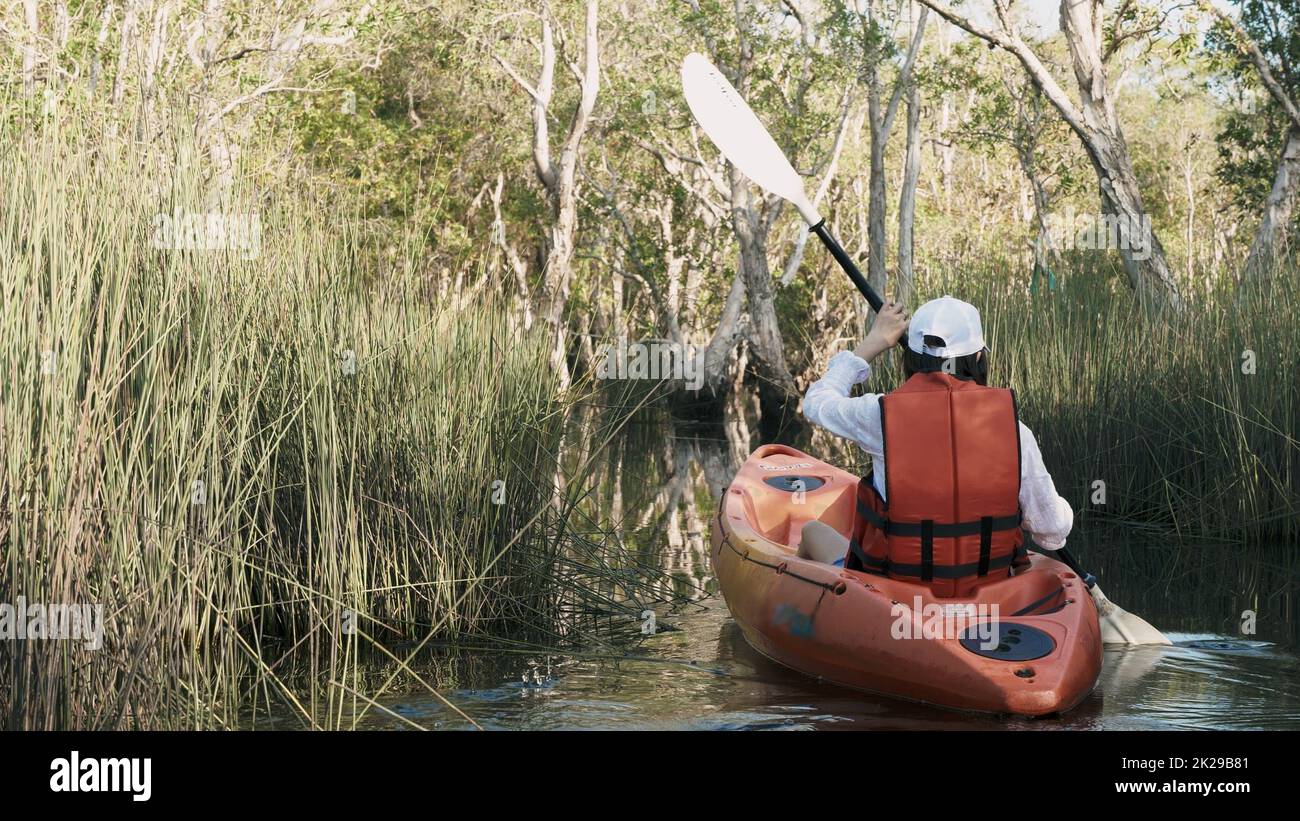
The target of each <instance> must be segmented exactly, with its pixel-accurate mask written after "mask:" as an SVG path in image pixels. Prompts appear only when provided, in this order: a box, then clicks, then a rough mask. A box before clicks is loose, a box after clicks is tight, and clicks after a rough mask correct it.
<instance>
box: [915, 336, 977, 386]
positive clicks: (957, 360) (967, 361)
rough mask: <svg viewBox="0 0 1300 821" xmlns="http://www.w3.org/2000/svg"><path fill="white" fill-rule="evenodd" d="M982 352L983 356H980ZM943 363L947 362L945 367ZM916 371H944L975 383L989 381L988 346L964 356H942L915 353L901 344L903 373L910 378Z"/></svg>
mask: <svg viewBox="0 0 1300 821" xmlns="http://www.w3.org/2000/svg"><path fill="white" fill-rule="evenodd" d="M980 354H984V356H980ZM945 363H951V364H948V365H947V367H945ZM918 373H946V374H948V375H949V376H955V377H956V378H958V379H969V380H971V381H973V382H975V384H977V385H987V384H988V383H989V358H988V348H985V349H984V350H981V351H976V352H975V353H968V354H966V355H965V356H958V357H944V356H932V355H930V354H928V353H917V352H916V351H914V350H912V349H911V348H909V347H907V346H906V345H904V346H903V375H904V377H905V378H907V379H911V378H912V376H913V375H914V374H918Z"/></svg>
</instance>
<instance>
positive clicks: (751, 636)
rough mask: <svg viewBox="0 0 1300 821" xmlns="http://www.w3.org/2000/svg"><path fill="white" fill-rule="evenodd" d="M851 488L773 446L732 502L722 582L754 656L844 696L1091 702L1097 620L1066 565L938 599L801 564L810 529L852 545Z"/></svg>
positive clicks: (717, 532) (745, 472) (1048, 563)
mask: <svg viewBox="0 0 1300 821" xmlns="http://www.w3.org/2000/svg"><path fill="white" fill-rule="evenodd" d="M795 477H797V478H798V479H802V480H804V481H802V482H792V481H791V480H792V478H795ZM810 480H811V481H810ZM857 482H858V477H856V476H854V475H853V474H851V473H848V472H846V471H843V470H840V469H839V468H835V467H833V466H831V465H828V464H826V463H825V462H822V461H820V460H818V459H815V458H813V457H811V456H809V455H807V454H805V453H802V452H800V451H798V450H795V449H794V448H790V447H786V446H784V445H765V446H763V447H761V448H759V449H758V450H757V451H755V452H754V454H753V455H751V456H750V458H749V459H748V460H747V461H746V462H745V464H744V466H743V467H742V468H741V470H740V471H739V472H738V473H737V474H736V478H735V479H734V480H733V482H732V484H731V485H730V486H729V487H728V488H727V489H726V491H725V492H724V494H723V499H722V501H721V502H720V504H719V509H718V514H717V516H715V517H714V519H713V525H712V538H713V542H712V547H713V561H714V568H715V572H716V574H717V576H718V580H719V583H720V585H721V587H722V592H723V596H724V597H725V598H726V601H727V606H728V607H729V609H730V610H731V613H732V616H733V617H734V618H735V619H736V621H737V622H738V623H739V624H740V627H741V629H742V631H743V632H744V635H745V638H746V640H747V641H748V642H749V643H750V644H751V645H752V646H753V647H754V648H755V649H756V650H758V651H759V652H760V653H762V654H763V655H766V656H768V657H770V658H772V659H774V660H776V661H778V662H780V663H782V664H784V665H786V666H789V667H791V668H794V669H795V670H798V671H800V672H803V673H806V674H809V675H813V676H818V677H820V678H824V679H826V680H829V681H831V682H835V683H837V684H841V685H845V686H848V687H854V688H857V689H861V690H867V691H871V692H875V693H880V694H884V695H889V696H894V697H898V698H906V699H910V700H914V701H922V702H926V703H930V704H935V705H939V706H943V707H949V708H954V709H962V710H975V711H980V712H991V713H1012V714H1018V715H1030V716H1035V715H1045V714H1050V713H1059V712H1064V711H1065V710H1068V709H1070V708H1071V707H1073V706H1075V705H1076V704H1077V703H1078V702H1079V701H1081V700H1082V699H1083V698H1084V696H1086V695H1087V694H1088V693H1089V692H1090V691H1091V690H1092V688H1093V687H1094V686H1095V684H1096V681H1097V677H1098V675H1099V674H1100V671H1101V634H1100V628H1099V627H1098V623H1097V612H1096V607H1095V605H1094V604H1093V602H1092V597H1091V596H1090V595H1089V593H1088V591H1087V589H1086V587H1085V586H1084V584H1083V583H1082V581H1081V580H1079V579H1078V578H1077V577H1076V576H1075V574H1074V573H1073V572H1071V571H1070V569H1069V568H1067V567H1066V566H1065V565H1063V564H1061V563H1060V562H1057V561H1055V560H1053V559H1050V558H1048V557H1046V556H1040V555H1034V556H1032V557H1031V563H1030V566H1029V567H1028V568H1024V569H1021V570H1018V571H1017V572H1016V573H1015V575H1013V576H1011V577H1009V578H1005V579H1000V580H997V581H993V582H989V583H986V584H984V585H982V586H980V587H979V588H978V589H977V590H976V591H975V592H974V593H973V594H972V595H971V596H969V597H966V598H938V597H935V596H934V595H933V594H932V593H931V592H930V589H929V588H928V587H927V586H926V585H924V584H918V583H912V582H905V581H899V580H895V579H888V578H885V577H883V576H878V575H874V574H868V573H862V572H859V571H854V570H846V569H844V568H841V567H835V566H832V565H828V564H823V563H821V562H817V561H813V560H811V559H804V558H800V557H798V556H797V555H796V551H797V549H798V545H799V539H800V534H801V530H802V528H803V525H804V524H805V523H806V522H808V521H811V520H813V519H816V520H819V521H821V522H823V523H825V524H827V525H829V526H831V527H833V528H835V530H836V531H838V532H839V533H841V534H846V535H847V534H848V532H849V530H850V528H851V526H852V520H853V507H854V501H855V492H856V485H857ZM791 488H794V489H793V490H792V489H791Z"/></svg>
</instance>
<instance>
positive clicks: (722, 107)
mask: <svg viewBox="0 0 1300 821" xmlns="http://www.w3.org/2000/svg"><path fill="white" fill-rule="evenodd" d="M682 91H683V92H685V94H686V104H687V105H688V106H690V109H691V114H692V115H694V116H695V121H696V122H697V123H699V124H700V128H702V129H704V133H705V134H708V135H709V139H711V140H713V144H714V145H716V146H717V147H718V150H719V151H721V152H722V155H723V156H724V157H726V158H727V159H728V160H730V161H731V163H732V165H734V166H736V168H738V169H739V170H740V173H742V174H744V175H745V176H746V177H749V178H750V179H751V180H753V181H754V182H755V183H756V184H758V185H759V186H760V187H762V188H765V189H767V190H768V191H771V192H772V193H773V194H776V195H777V196H778V197H780V198H781V199H783V200H787V201H789V202H790V204H792V205H793V206H794V207H795V208H797V209H799V214H800V216H802V217H803V218H804V219H805V220H806V221H807V222H808V224H809V225H816V224H817V223H819V222H821V217H820V216H818V214H817V209H816V208H814V207H813V205H812V203H811V202H809V201H808V195H807V194H805V193H804V190H803V180H802V179H800V178H799V174H798V173H797V172H796V171H795V170H794V167H793V166H791V165H790V161H789V160H787V159H786V158H785V154H784V153H782V152H781V148H780V146H778V145H777V144H776V140H773V139H772V135H771V134H768V133H767V129H766V128H764V127H763V123H761V122H760V121H759V119H758V117H757V116H756V115H755V114H754V111H753V110H752V109H751V108H750V107H749V104H748V103H746V102H745V101H744V99H742V98H741V96H740V94H739V93H737V91H736V89H735V88H734V87H733V86H732V85H731V83H730V82H728V81H727V78H726V77H724V76H722V72H720V71H718V69H717V68H716V67H715V66H714V65H713V63H710V62H709V58H707V57H705V56H704V55H703V54H694V53H692V54H688V55H686V59H685V60H683V61H682Z"/></svg>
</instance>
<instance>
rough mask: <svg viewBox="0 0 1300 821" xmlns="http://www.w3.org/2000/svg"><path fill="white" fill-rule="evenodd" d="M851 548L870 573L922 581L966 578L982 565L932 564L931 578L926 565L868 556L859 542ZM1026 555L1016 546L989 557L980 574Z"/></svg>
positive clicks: (986, 573) (850, 545) (851, 545)
mask: <svg viewBox="0 0 1300 821" xmlns="http://www.w3.org/2000/svg"><path fill="white" fill-rule="evenodd" d="M849 549H850V550H852V551H853V555H855V556H857V557H858V561H860V562H862V566H863V568H864V569H865V570H866V571H867V572H868V573H876V574H883V573H891V574H893V575H895V576H916V577H918V578H920V579H922V581H932V580H933V579H961V578H965V577H966V576H974V575H976V573H977V572H978V571H979V567H980V563H979V562H970V563H968V564H950V565H942V564H941V565H933V564H932V565H931V567H930V573H931V578H930V579H926V578H925V576H924V573H925V566H924V565H920V564H897V563H894V562H891V561H889V560H888V559H877V558H876V557H874V556H868V555H867V554H866V551H864V550H863V549H862V547H861V546H860V545H858V544H857V542H850V543H849ZM1026 555H1028V551H1026V550H1025V548H1024V547H1018V548H1016V550H1015V552H1014V553H1012V554H1010V555H1007V556H1001V557H999V558H996V559H989V562H988V570H985V571H984V572H983V573H980V575H984V576H986V575H988V571H989V570H1001V569H1002V568H1004V567H1007V566H1008V565H1010V564H1011V563H1012V562H1015V561H1018V560H1020V559H1022V558H1024V557H1025V556H1026Z"/></svg>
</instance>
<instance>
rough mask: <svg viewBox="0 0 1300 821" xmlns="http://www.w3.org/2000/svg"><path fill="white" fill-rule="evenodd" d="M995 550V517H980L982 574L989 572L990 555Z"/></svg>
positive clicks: (985, 574)
mask: <svg viewBox="0 0 1300 821" xmlns="http://www.w3.org/2000/svg"><path fill="white" fill-rule="evenodd" d="M992 551H993V517H992V516H985V517H984V518H982V519H980V575H981V576H987V575H988V574H989V555H990V554H991V553H992Z"/></svg>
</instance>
